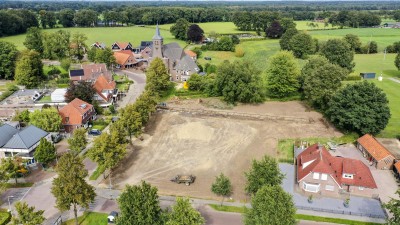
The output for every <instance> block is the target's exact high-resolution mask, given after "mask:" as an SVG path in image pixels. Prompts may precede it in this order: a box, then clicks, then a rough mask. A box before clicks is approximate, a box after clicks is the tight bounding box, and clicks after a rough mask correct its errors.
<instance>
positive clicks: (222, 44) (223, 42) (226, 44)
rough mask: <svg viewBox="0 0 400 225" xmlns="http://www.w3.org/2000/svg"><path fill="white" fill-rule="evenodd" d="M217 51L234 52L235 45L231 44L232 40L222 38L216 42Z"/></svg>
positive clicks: (225, 37)
mask: <svg viewBox="0 0 400 225" xmlns="http://www.w3.org/2000/svg"><path fill="white" fill-rule="evenodd" d="M217 46H218V47H217V49H218V51H231V52H233V51H235V44H233V42H232V38H230V37H227V36H223V37H221V38H220V39H219V40H218V43H217Z"/></svg>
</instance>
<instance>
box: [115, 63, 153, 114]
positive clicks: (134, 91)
mask: <svg viewBox="0 0 400 225" xmlns="http://www.w3.org/2000/svg"><path fill="white" fill-rule="evenodd" d="M114 73H116V74H118V75H126V76H128V78H129V79H130V80H133V82H134V83H133V87H131V88H130V89H129V92H128V93H127V95H126V97H125V98H123V99H122V101H121V102H119V103H118V105H119V106H120V107H121V106H122V107H124V106H125V105H127V104H131V103H134V102H135V101H136V99H137V98H138V97H139V96H140V95H141V94H142V93H143V91H144V88H145V86H146V75H145V74H144V73H137V72H131V71H128V70H116V71H114Z"/></svg>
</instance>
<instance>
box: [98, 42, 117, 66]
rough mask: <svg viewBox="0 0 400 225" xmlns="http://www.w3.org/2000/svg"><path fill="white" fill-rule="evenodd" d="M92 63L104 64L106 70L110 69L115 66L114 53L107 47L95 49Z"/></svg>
mask: <svg viewBox="0 0 400 225" xmlns="http://www.w3.org/2000/svg"><path fill="white" fill-rule="evenodd" d="M94 62H96V63H105V64H106V65H107V67H108V68H111V67H112V66H113V65H114V64H116V61H115V57H114V52H113V51H112V50H111V48H109V47H106V48H105V49H97V50H96V54H95V58H94Z"/></svg>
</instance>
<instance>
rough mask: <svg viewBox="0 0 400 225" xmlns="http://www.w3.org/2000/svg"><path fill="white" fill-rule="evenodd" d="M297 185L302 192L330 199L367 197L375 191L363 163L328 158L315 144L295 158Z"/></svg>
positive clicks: (327, 154) (323, 148) (321, 147)
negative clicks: (344, 196)
mask: <svg viewBox="0 0 400 225" xmlns="http://www.w3.org/2000/svg"><path fill="white" fill-rule="evenodd" d="M297 182H298V184H299V187H300V188H301V189H302V190H304V191H305V192H310V193H320V194H325V195H331V196H335V195H337V196H338V195H340V193H351V194H356V195H362V196H369V197H371V196H372V195H373V194H375V189H376V188H377V186H376V183H375V180H374V178H373V176H372V174H371V171H370V170H369V168H368V167H367V166H366V165H365V164H364V163H363V162H361V161H360V160H356V159H349V158H343V157H335V156H332V155H331V154H330V153H329V152H328V151H327V150H326V149H325V147H324V146H322V145H319V144H314V145H312V146H310V147H308V148H307V149H305V150H304V151H303V152H302V153H300V154H299V155H298V156H297Z"/></svg>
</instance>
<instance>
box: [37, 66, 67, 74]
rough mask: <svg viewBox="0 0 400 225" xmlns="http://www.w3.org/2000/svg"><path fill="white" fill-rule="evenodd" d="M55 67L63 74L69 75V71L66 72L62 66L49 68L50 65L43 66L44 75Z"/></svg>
mask: <svg viewBox="0 0 400 225" xmlns="http://www.w3.org/2000/svg"><path fill="white" fill-rule="evenodd" d="M54 67H55V68H57V69H58V70H60V72H61V73H68V71H66V70H64V68H62V67H61V66H48V65H44V66H43V73H44V74H46V75H47V74H48V73H49V71H50V70H51V69H52V68H54Z"/></svg>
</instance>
